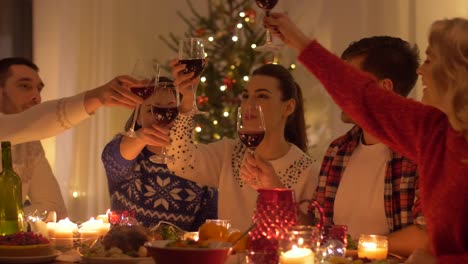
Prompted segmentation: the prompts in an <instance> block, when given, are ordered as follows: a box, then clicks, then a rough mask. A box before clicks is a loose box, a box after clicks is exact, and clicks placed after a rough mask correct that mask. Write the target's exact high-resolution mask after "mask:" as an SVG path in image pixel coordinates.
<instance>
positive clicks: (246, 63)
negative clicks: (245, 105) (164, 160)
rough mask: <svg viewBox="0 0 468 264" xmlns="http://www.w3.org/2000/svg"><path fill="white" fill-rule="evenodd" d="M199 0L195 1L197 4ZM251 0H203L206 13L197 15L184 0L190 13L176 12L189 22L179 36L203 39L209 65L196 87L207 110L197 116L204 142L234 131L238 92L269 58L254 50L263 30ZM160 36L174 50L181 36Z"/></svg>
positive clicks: (202, 107) (232, 134) (201, 105)
mask: <svg viewBox="0 0 468 264" xmlns="http://www.w3.org/2000/svg"><path fill="white" fill-rule="evenodd" d="M198 1H199V0H197V3H198ZM253 2H254V1H252V0H221V1H212V0H207V5H208V12H207V13H208V14H207V15H206V16H203V15H201V14H200V13H199V12H198V11H197V10H196V9H195V8H194V5H193V4H192V1H191V0H187V5H188V6H189V7H190V11H191V13H192V14H191V17H187V16H185V15H184V14H182V13H181V12H179V11H178V12H177V15H178V16H179V17H180V18H181V19H182V20H183V21H184V22H185V23H186V25H187V26H188V29H187V31H186V32H185V33H184V36H182V38H184V37H198V38H202V39H203V40H204V46H205V53H206V54H207V58H208V61H209V62H208V64H207V65H206V66H205V69H204V72H203V73H202V78H201V83H200V85H199V87H198V91H197V103H198V107H199V109H200V110H202V111H206V112H208V113H209V114H208V115H197V116H196V117H195V120H196V127H195V131H196V140H197V141H198V142H203V143H208V142H212V141H216V140H218V139H220V138H222V137H230V138H233V137H235V136H236V118H237V107H238V105H239V102H240V99H239V95H240V93H241V92H242V90H243V89H244V87H245V85H246V82H247V81H248V77H249V74H250V72H251V70H252V68H253V67H255V66H257V65H259V64H262V63H266V62H271V61H272V60H273V59H274V56H273V54H271V53H258V52H256V51H255V47H256V46H257V45H261V43H263V42H264V36H265V32H264V29H263V27H262V23H261V21H258V19H257V11H256V10H255V9H253V8H252V3H253ZM160 38H161V39H162V40H163V41H164V42H165V43H166V44H167V45H168V46H169V47H170V48H171V49H172V50H174V51H175V52H177V51H178V43H179V41H180V40H181V39H182V38H181V37H177V36H176V35H175V34H172V33H171V34H170V35H169V36H168V37H166V36H160Z"/></svg>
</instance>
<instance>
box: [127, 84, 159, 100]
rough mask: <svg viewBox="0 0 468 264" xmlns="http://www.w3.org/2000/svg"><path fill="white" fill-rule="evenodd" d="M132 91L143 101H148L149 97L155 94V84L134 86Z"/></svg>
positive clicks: (131, 88)
mask: <svg viewBox="0 0 468 264" xmlns="http://www.w3.org/2000/svg"><path fill="white" fill-rule="evenodd" d="M130 91H131V92H132V93H134V94H136V95H138V96H140V97H141V98H143V100H146V99H147V98H148V97H150V96H151V95H152V94H153V92H154V84H153V85H147V86H133V87H130Z"/></svg>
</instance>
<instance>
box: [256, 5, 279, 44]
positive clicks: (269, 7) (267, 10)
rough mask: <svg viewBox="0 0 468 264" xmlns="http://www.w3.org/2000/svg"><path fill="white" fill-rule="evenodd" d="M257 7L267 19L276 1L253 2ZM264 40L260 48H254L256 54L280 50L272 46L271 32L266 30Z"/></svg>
mask: <svg viewBox="0 0 468 264" xmlns="http://www.w3.org/2000/svg"><path fill="white" fill-rule="evenodd" d="M255 2H256V3H257V6H258V7H260V8H261V9H263V11H265V15H266V16H267V17H268V16H270V11H271V10H272V9H273V7H275V5H276V4H277V3H278V0H255ZM265 34H266V40H265V44H263V45H262V46H258V47H256V48H255V50H256V51H258V52H267V51H273V52H274V51H278V50H280V49H281V46H279V45H275V44H273V40H272V36H271V32H270V30H269V29H266V32H265Z"/></svg>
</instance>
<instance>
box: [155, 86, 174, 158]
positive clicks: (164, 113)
mask: <svg viewBox="0 0 468 264" xmlns="http://www.w3.org/2000/svg"><path fill="white" fill-rule="evenodd" d="M150 101H151V114H152V115H153V119H154V121H155V123H156V124H157V125H159V126H168V125H170V124H171V123H172V122H173V121H174V120H175V118H176V117H177V115H179V104H180V100H179V90H178V89H177V87H175V86H174V84H173V83H172V82H161V81H160V82H159V83H158V84H157V85H156V87H155V88H154V92H153V95H152V96H151V98H150ZM149 160H150V161H152V162H154V163H159V164H166V163H169V162H174V160H175V159H174V157H172V156H168V155H167V154H166V148H165V147H161V153H160V154H155V155H153V156H151V157H150V158H149Z"/></svg>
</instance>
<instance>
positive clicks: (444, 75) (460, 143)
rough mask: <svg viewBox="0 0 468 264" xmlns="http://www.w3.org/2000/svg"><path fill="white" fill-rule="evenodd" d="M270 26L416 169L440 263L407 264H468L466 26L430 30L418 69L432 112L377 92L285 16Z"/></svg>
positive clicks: (423, 259)
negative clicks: (417, 167) (412, 162)
mask: <svg viewBox="0 0 468 264" xmlns="http://www.w3.org/2000/svg"><path fill="white" fill-rule="evenodd" d="M264 22H265V24H266V26H267V27H268V28H270V30H272V31H273V32H274V35H275V36H276V37H278V38H280V39H281V40H283V41H284V42H285V43H286V44H287V45H289V46H290V47H292V48H294V49H296V50H297V51H298V52H299V60H300V61H301V62H302V63H303V64H304V65H305V66H306V67H307V68H308V69H309V71H311V72H312V73H313V74H314V75H315V76H316V77H317V78H318V79H319V80H320V81H321V82H322V84H323V85H324V86H325V88H326V89H327V90H328V92H329V93H330V95H331V96H332V97H333V98H334V100H335V102H336V103H337V104H338V105H339V106H340V107H341V108H342V109H343V110H344V111H345V112H347V113H348V114H350V116H352V117H353V119H354V120H355V121H356V123H357V124H359V125H360V126H361V127H363V128H364V129H366V130H368V131H369V132H370V133H371V134H373V135H374V136H376V137H377V138H379V139H380V140H381V141H382V142H384V143H385V144H386V145H388V146H389V147H391V148H392V149H395V150H396V151H398V152H400V153H402V154H403V155H404V156H406V157H408V158H410V159H412V160H413V161H415V162H416V163H417V164H418V166H419V173H420V192H421V203H422V209H423V212H424V215H425V219H426V222H427V228H428V232H429V235H430V237H431V242H432V248H433V252H431V254H433V255H434V256H435V257H432V256H431V254H429V253H424V252H417V253H416V254H413V256H411V257H410V259H409V260H408V263H436V262H438V263H468V225H467V222H468V195H466V190H468V20H466V19H463V18H455V19H448V20H440V21H436V22H434V23H433V25H432V27H431V31H430V34H429V47H428V48H427V50H426V54H427V59H426V60H425V61H424V63H423V65H422V66H421V67H420V68H419V69H418V73H419V74H420V75H421V77H422V82H423V85H424V99H423V101H424V102H425V103H426V104H427V105H423V104H421V103H418V102H415V101H412V100H409V99H406V98H403V97H401V96H398V95H394V94H392V93H389V92H388V91H385V90H384V89H377V87H378V84H377V81H376V80H375V79H374V78H372V77H371V76H370V75H368V74H365V73H362V72H359V71H357V70H356V69H355V68H353V67H352V66H350V65H348V64H346V63H345V62H343V61H342V60H340V58H338V57H337V56H335V55H333V54H331V53H330V52H329V51H327V50H326V49H325V48H323V47H322V46H321V45H320V44H319V43H318V42H317V41H316V40H312V39H310V38H308V37H307V36H305V35H304V34H303V33H302V32H301V31H300V30H299V29H298V28H297V27H296V26H295V25H294V24H293V23H292V22H291V21H290V19H289V18H288V17H287V16H285V15H283V14H279V13H275V14H272V15H271V17H270V18H266V19H265V21H264Z"/></svg>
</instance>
